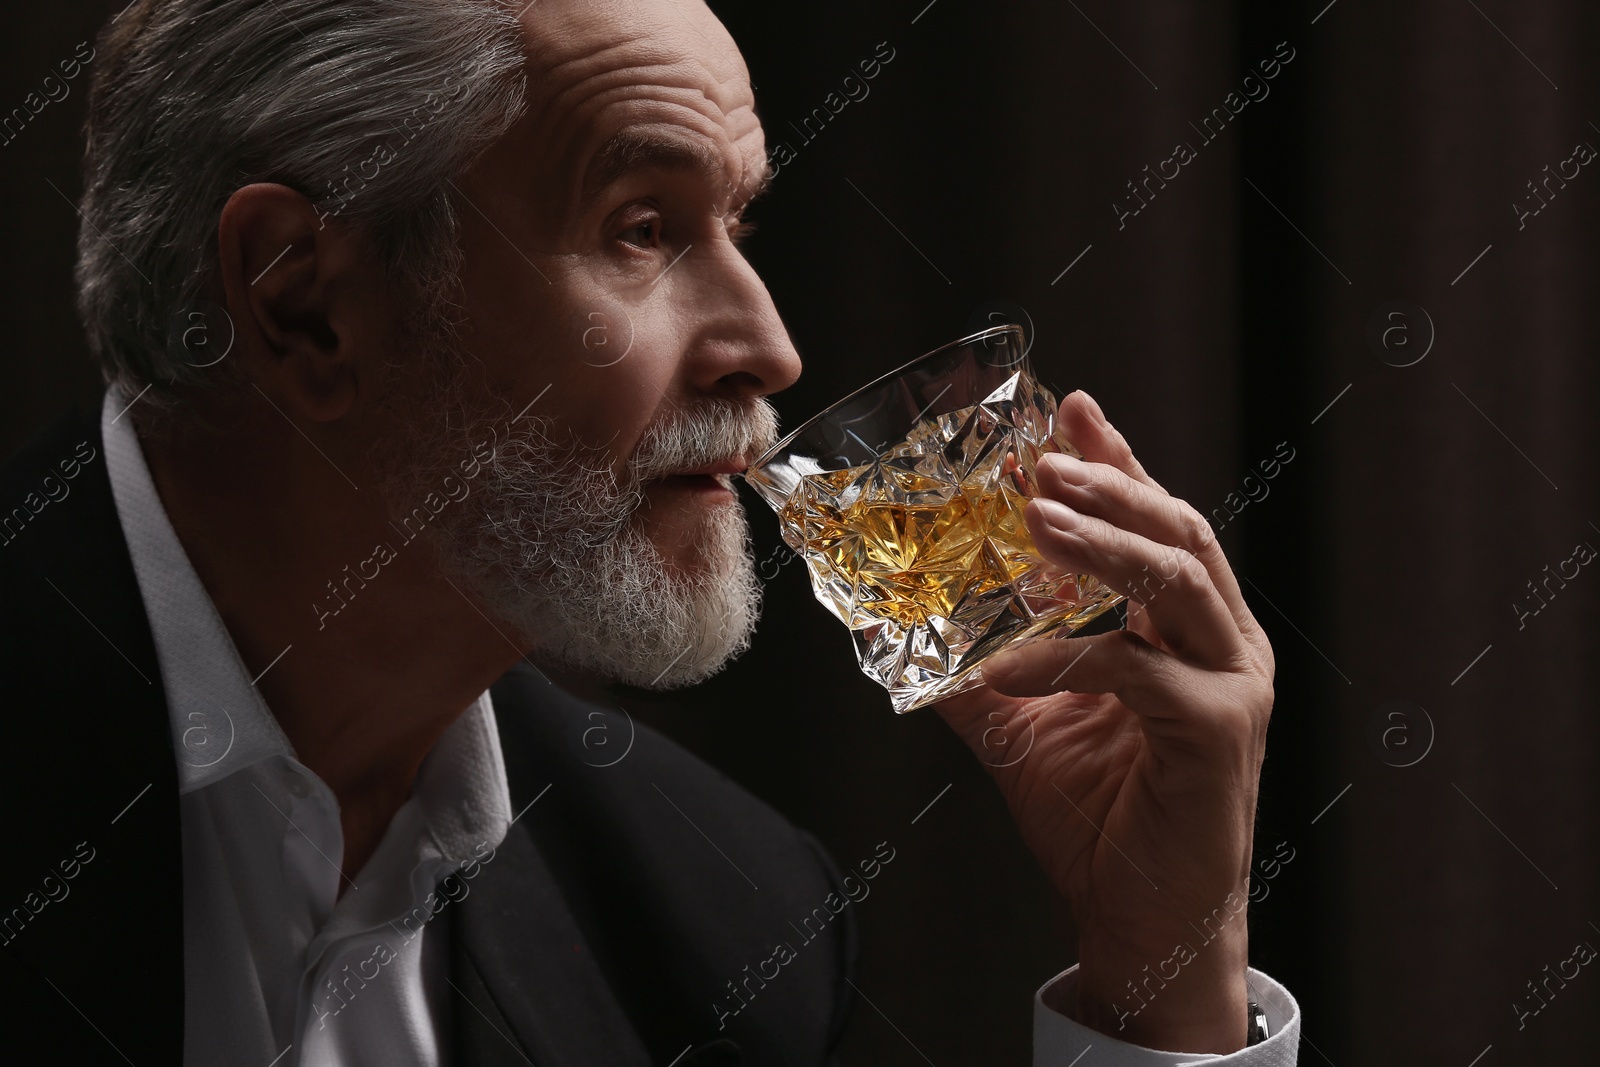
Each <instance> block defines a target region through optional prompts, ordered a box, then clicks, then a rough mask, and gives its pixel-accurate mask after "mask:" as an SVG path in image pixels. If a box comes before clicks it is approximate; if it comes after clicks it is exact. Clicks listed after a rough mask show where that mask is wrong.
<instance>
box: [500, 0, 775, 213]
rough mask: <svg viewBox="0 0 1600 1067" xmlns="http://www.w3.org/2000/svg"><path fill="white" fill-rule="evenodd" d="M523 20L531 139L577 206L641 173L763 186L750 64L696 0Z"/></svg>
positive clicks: (598, 7) (601, 2)
mask: <svg viewBox="0 0 1600 1067" xmlns="http://www.w3.org/2000/svg"><path fill="white" fill-rule="evenodd" d="M522 22H523V31H524V40H525V47H526V49H527V53H528V62H527V75H528V97H529V110H530V112H531V114H530V115H529V129H528V132H529V133H530V134H532V136H533V137H534V139H535V140H536V141H537V142H539V149H540V150H541V152H542V154H545V155H546V158H547V159H551V160H559V161H560V163H559V164H558V165H557V166H555V167H554V168H551V169H553V170H556V171H564V172H565V174H564V175H563V178H564V180H563V181H562V184H563V185H566V186H567V187H568V188H569V189H571V190H573V192H575V193H577V194H578V201H579V202H580V203H581V204H583V205H587V204H588V203H590V202H591V201H592V200H593V198H594V196H595V195H596V194H598V192H599V191H600V190H601V189H603V188H604V187H605V186H606V185H608V184H610V183H611V182H613V181H615V180H616V179H617V178H619V177H622V176H623V175H624V174H626V173H629V172H631V171H634V170H639V169H643V168H645V167H657V168H661V169H674V170H680V171H689V172H697V173H699V174H700V175H702V176H703V177H705V178H706V179H707V180H708V184H709V185H711V186H713V187H715V188H717V189H718V190H719V192H726V193H728V194H729V195H730V196H731V197H732V198H733V199H735V200H738V201H747V200H749V199H752V198H753V197H754V196H755V195H757V194H758V193H759V192H760V191H761V190H762V189H764V188H765V185H766V179H767V172H768V170H769V168H768V165H767V161H766V158H765V154H764V153H763V152H762V151H761V136H760V123H759V121H758V120H757V119H756V117H755V111H754V104H755V101H754V97H753V94H752V90H751V87H750V81H749V75H748V73H747V72H746V70H745V66H744V60H743V57H742V56H741V55H740V54H739V50H738V47H737V46H736V45H735V44H734V42H733V39H732V38H731V37H730V36H729V35H728V33H727V31H726V30H725V29H724V28H723V27H722V24H721V23H720V22H718V21H717V19H716V17H715V16H714V15H713V14H711V12H710V10H709V9H708V8H707V7H706V6H705V5H704V3H702V2H701V0H628V2H615V0H535V2H534V3H533V4H531V5H530V6H529V7H528V8H527V9H526V10H525V11H524V12H523V14H522ZM569 183H570V184H569ZM563 199H565V197H563Z"/></svg>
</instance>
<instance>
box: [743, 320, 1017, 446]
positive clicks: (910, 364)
mask: <svg viewBox="0 0 1600 1067" xmlns="http://www.w3.org/2000/svg"><path fill="white" fill-rule="evenodd" d="M1006 333H1015V334H1017V336H1018V340H1019V342H1021V343H1022V344H1023V345H1024V348H1023V355H1024V357H1026V355H1027V348H1026V342H1027V332H1026V331H1025V330H1024V329H1023V328H1022V325H1021V323H1016V322H1007V323H1002V324H1001V325H999V326H990V327H987V328H986V329H982V330H979V331H978V332H977V333H970V334H968V335H967V336H965V337H961V338H958V339H957V340H954V341H949V342H947V343H945V344H942V345H940V346H939V347H938V348H934V349H930V350H929V351H927V352H924V353H922V355H920V356H917V357H916V358H915V359H910V360H907V361H906V362H905V363H902V364H900V366H898V367H895V368H894V369H893V370H889V371H885V372H884V373H882V374H880V375H878V376H877V377H876V378H874V379H872V380H871V381H870V382H868V383H867V384H865V385H863V386H860V387H859V388H856V389H852V390H851V391H850V392H849V393H847V394H845V395H844V396H842V397H840V398H839V399H838V400H835V401H834V402H833V403H831V404H829V405H828V406H827V407H824V408H823V409H822V410H821V411H819V412H817V413H816V414H815V415H812V416H811V417H810V418H808V419H806V421H804V422H802V423H801V424H800V425H799V426H796V427H795V428H794V429H793V430H792V431H790V432H789V434H788V435H787V436H785V437H784V438H783V439H782V440H781V441H779V442H778V443H777V444H775V445H773V446H772V447H771V448H769V449H767V450H766V451H765V452H763V453H761V455H759V456H757V457H756V458H755V459H754V460H752V461H751V462H750V465H749V466H748V467H746V468H745V469H744V470H742V471H740V472H739V475H740V477H744V476H746V475H748V474H749V473H750V472H751V471H753V470H755V469H757V468H758V467H763V466H766V465H767V464H768V463H770V462H771V461H772V460H773V459H774V458H775V457H776V456H778V455H781V454H782V453H783V451H784V449H786V448H788V447H789V446H790V445H792V444H794V442H795V441H796V439H798V438H799V437H800V435H801V434H804V433H806V432H807V431H808V430H811V429H812V428H813V427H815V426H816V425H817V424H818V423H820V422H822V421H823V420H824V419H826V418H827V417H828V416H829V415H831V414H832V413H833V412H834V411H835V410H837V409H838V408H840V407H843V406H844V405H845V404H848V403H849V402H850V401H852V400H854V399H856V398H857V397H858V396H861V395H862V394H863V393H866V392H868V391H869V390H872V389H876V388H878V387H879V386H881V385H884V384H885V383H887V382H890V381H893V380H894V379H895V378H898V377H900V376H901V375H902V374H905V373H906V372H907V371H911V370H915V369H916V368H917V366H918V365H920V364H922V363H925V362H927V361H929V360H931V359H933V358H934V357H935V356H940V355H944V354H945V353H947V352H949V351H950V350H951V349H953V348H962V347H964V346H966V345H970V344H973V343H975V342H978V341H986V340H988V339H989V338H991V337H998V336H1000V335H1001V334H1006Z"/></svg>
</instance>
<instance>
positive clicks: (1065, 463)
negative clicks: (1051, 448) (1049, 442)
mask: <svg viewBox="0 0 1600 1067" xmlns="http://www.w3.org/2000/svg"><path fill="white" fill-rule="evenodd" d="M1040 461H1041V462H1043V463H1045V464H1047V465H1048V466H1049V468H1050V469H1051V470H1052V471H1054V472H1055V475H1056V477H1058V478H1060V479H1061V480H1062V481H1064V482H1068V483H1070V484H1072V485H1087V484H1088V483H1089V468H1088V467H1086V466H1084V463H1083V460H1081V459H1079V458H1078V457H1077V456H1072V455H1068V454H1067V453H1065V452H1051V453H1048V454H1046V455H1045V456H1042V457H1041V458H1040Z"/></svg>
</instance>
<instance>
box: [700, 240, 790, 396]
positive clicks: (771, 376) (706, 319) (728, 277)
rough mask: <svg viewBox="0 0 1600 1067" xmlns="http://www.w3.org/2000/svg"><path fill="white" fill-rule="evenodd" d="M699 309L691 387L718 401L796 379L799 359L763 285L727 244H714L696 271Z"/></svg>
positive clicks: (769, 390)
mask: <svg viewBox="0 0 1600 1067" xmlns="http://www.w3.org/2000/svg"><path fill="white" fill-rule="evenodd" d="M696 266H697V268H699V269H697V270H696V271H695V272H694V274H695V289H696V293H695V297H694V299H695V300H697V301H699V302H701V303H702V305H703V306H702V308H701V311H700V314H697V315H696V316H695V321H696V324H697V329H696V333H695V336H694V339H693V341H692V342H691V345H690V349H689V358H690V360H691V362H692V366H691V368H690V374H691V384H692V385H693V386H694V387H695V388H696V389H698V390H699V391H701V392H705V393H710V394H713V395H721V396H736V397H743V396H765V395H767V394H769V393H776V392H779V391H781V390H784V389H787V388H789V386H791V385H793V384H794V383H795V380H796V379H798V378H799V377H800V369H801V367H800V353H798V352H796V351H795V347H794V343H793V341H791V340H790V339H789V331H788V328H787V327H785V326H784V324H783V320H782V319H781V318H780V317H779V316H778V309H777V306H776V305H774V304H773V302H772V294H771V293H769V292H768V291H767V286H766V283H765V282H763V281H762V280H761V276H760V275H759V274H757V273H756V271H755V268H754V267H752V266H751V265H750V263H749V261H748V260H746V259H745V258H744V256H743V255H742V254H741V253H740V252H739V250H738V249H737V248H735V247H734V246H733V245H732V244H731V243H728V242H718V243H717V244H716V245H714V246H712V247H711V248H709V249H707V252H706V258H705V259H704V260H702V261H701V263H699V264H697V265H696Z"/></svg>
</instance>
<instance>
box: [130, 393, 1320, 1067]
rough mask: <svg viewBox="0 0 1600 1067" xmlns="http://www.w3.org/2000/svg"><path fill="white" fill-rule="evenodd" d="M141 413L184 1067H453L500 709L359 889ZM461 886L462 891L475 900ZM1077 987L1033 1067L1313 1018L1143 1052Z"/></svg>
mask: <svg viewBox="0 0 1600 1067" xmlns="http://www.w3.org/2000/svg"><path fill="white" fill-rule="evenodd" d="M125 407H126V400H125V399H124V398H123V397H122V396H121V395H120V393H119V392H118V391H117V390H115V389H110V390H107V392H106V398H105V402H104V405H103V407H102V410H101V422H100V424H101V430H102V433H103V436H104V439H105V454H106V468H107V473H108V475H109V477H110V480H111V491H112V496H113V497H114V498H115V500H116V507H117V516H118V519H119V520H120V522H121V524H122V531H123V536H124V538H125V539H126V541H127V544H128V553H129V555H130V556H131V558H132V561H133V569H134V574H135V575H136V577H137V578H138V582H139V593H140V595H141V597H142V598H143V600H144V605H145V614H146V615H147V616H148V618H149V621H150V631H151V637H152V638H153V640H154V643H155V648H156V656H157V659H158V661H159V663H160V667H161V680H162V684H163V685H164V686H165V688H166V695H167V708H168V713H169V720H170V724H171V728H172V736H173V747H174V750H175V752H176V754H177V762H178V791H179V810H180V812H181V816H182V846H183V931H184V932H183V940H184V946H183V947H184V1019H185V1023H184V1027H185V1032H184V1064H185V1067H210V1065H212V1064H217V1063H259V1064H264V1065H269V1067H294V1065H297V1064H298V1065H306V1067H355V1065H358V1064H373V1065H383V1067H401V1065H405V1067H409V1065H413V1064H415V1065H420V1067H447V1065H448V1063H449V1047H450V1043H449V1040H448V1034H449V1033H450V1026H451V1023H450V1020H449V1017H448V1014H447V1009H448V1006H449V1003H450V1001H449V997H448V991H449V990H448V985H447V975H448V971H449V959H448V948H449V921H450V907H449V905H450V899H449V896H441V895H440V894H438V893H437V892H436V889H437V887H438V885H439V882H440V880H441V879H443V878H444V877H445V876H446V875H448V874H449V873H450V872H452V871H454V870H457V869H459V868H461V867H463V866H464V865H469V864H474V863H477V864H485V863H491V862H492V861H493V854H494V852H493V850H494V848H495V847H496V846H498V845H499V844H500V843H501V841H503V840H504V839H505V835H506V831H507V829H508V828H509V826H510V823H511V800H510V792H509V789H508V787H507V785H506V776H505V760H504V757H503V756H502V754H501V751H500V742H499V736H498V734H497V733H496V730H495V719H494V708H493V706H492V705H491V704H490V700H489V694H488V693H487V692H485V693H483V694H482V695H481V696H480V697H478V699H477V700H476V701H475V702H474V703H473V704H472V705H471V706H470V707H469V708H467V709H466V711H465V712H463V713H462V715H461V716H460V717H459V718H458V719H457V720H456V721H455V722H454V723H452V724H451V726H450V727H449V729H447V730H446V731H445V732H444V734H443V735H442V736H441V737H440V739H439V741H438V743H437V744H436V745H435V746H434V748H433V749H432V750H431V751H430V752H429V753H428V755H427V757H426V758H425V759H424V760H423V761H422V765H421V767H420V768H419V770H418V772H417V778H416V782H415V783H414V785H413V787H412V793H411V796H410V798H408V799H407V800H406V802H405V803H404V804H403V805H402V806H401V807H400V810H399V811H398V812H397V813H396V814H395V817H394V820H393V821H392V822H391V823H390V825H389V827H388V829H387V830H386V831H385V832H384V835H383V838H382V840H381V841H380V842H379V845H378V848H377V851H375V852H374V853H373V855H372V858H371V859H370V860H368V861H367V864H366V866H364V867H363V868H362V869H361V872H360V873H359V874H358V875H357V876H356V877H355V878H354V879H352V880H347V879H345V876H344V875H343V874H342V873H341V869H340V862H341V861H342V859H343V856H344V834H343V830H342V828H341V824H340V821H339V802H338V800H337V799H336V798H335V797H334V795H333V791H332V790H331V789H329V788H328V786H327V784H326V783H324V782H323V781H322V779H321V778H319V777H318V776H317V775H316V774H315V773H313V772H312V771H311V770H310V769H308V768H307V767H305V766H304V765H303V764H302V763H300V761H299V760H297V759H296V758H295V754H294V748H293V746H292V745H290V744H289V740H288V738H287V737H285V736H284V733H283V730H282V728H281V727H280V726H279V725H278V721H277V720H276V719H275V718H274V717H273V715H272V713H271V712H270V711H269V710H268V708H267V706H266V704H265V702H264V701H263V700H262V699H261V696H260V694H259V692H258V691H257V690H256V688H255V685H254V682H255V679H252V678H251V677H250V673H249V672H248V671H247V670H246V669H245V666H244V662H243V661H242V660H241V659H240V657H239V653H238V650H237V649H236V648H235V647H234V644H233V640H232V638H231V637H230V636H229V634H228V630H227V627H226V626H224V625H223V622H222V618H221V616H219V615H218V614H217V610H216V607H215V605H214V604H213V603H212V601H211V597H210V596H209V594H207V592H206V590H205V586H204V585H203V584H202V583H201V581H200V578H199V576H198V575H197V574H195V571H194V568H193V566H192V565H191V564H190V562H189V558H188V556H187V555H186V554H185V553H184V551H183V546H182V544H181V543H180V542H179V541H178V537H177V534H176V533H175V532H174V531H173V529H172V524H171V522H170V521H169V520H168V518H167V513H166V510H165V509H164V508H163V507H162V505H161V500H160V497H159V495H158V494H157V492H156V488H155V484H154V482H153V481H152V480H151V477H150V471H149V468H148V467H147V466H146V465H145V460H144V453H143V450H142V449H141V447H140V444H139V439H138V435H137V434H136V433H135V432H134V429H133V425H132V420H131V419H124V418H120V417H119V415H120V414H122V413H123V411H124V409H125ZM293 654H294V653H293V649H292V648H288V649H286V650H285V653H284V655H293ZM271 669H272V667H271V666H270V665H269V666H268V667H267V668H266V670H271ZM262 673H265V671H263V672H262ZM258 677H259V676H258ZM341 882H344V883H346V884H345V885H344V890H345V892H344V894H343V895H342V896H341V895H340V884H341ZM452 885H454V886H458V887H459V888H456V889H453V890H452V894H451V895H455V894H460V893H465V892H470V885H468V884H467V883H465V882H464V881H462V880H457V881H456V882H454V883H452ZM1076 972H1077V968H1076V967H1074V968H1070V969H1068V970H1066V971H1064V972H1062V973H1061V974H1059V975H1057V976H1056V977H1055V978H1052V979H1051V980H1050V981H1049V982H1047V983H1046V984H1045V985H1044V986H1043V987H1042V988H1041V989H1040V990H1039V991H1038V992H1037V993H1036V994H1035V995H1034V1026H1033V1049H1034V1054H1033V1063H1034V1067H1069V1065H1071V1067H1158V1065H1159V1067H1168V1065H1176V1064H1185V1063H1200V1062H1204V1063H1209V1064H1216V1065H1219V1067H1221V1065H1226V1067H1295V1062H1296V1053H1297V1050H1298V1047H1299V1029H1300V1017H1299V1008H1298V1006H1297V1005H1296V1004H1295V1001H1294V998H1293V997H1292V996H1290V995H1289V992H1288V991H1287V990H1286V989H1284V988H1283V987H1282V986H1281V985H1279V984H1278V983H1277V982H1274V981H1273V980H1272V979H1271V978H1269V977H1267V976H1266V975H1265V974H1263V973H1261V972H1260V971H1256V970H1254V969H1252V970H1251V971H1250V972H1249V981H1250V984H1251V988H1252V997H1253V998H1254V999H1255V1000H1256V1001H1257V1002H1258V1003H1260V1004H1261V1006H1262V1008H1263V1009H1265V1011H1266V1013H1267V1017H1268V1020H1269V1022H1270V1028H1271V1031H1272V1036H1271V1037H1270V1038H1269V1039H1268V1040H1267V1041H1265V1042H1263V1043H1262V1044H1260V1045H1257V1046H1254V1047H1252V1048H1247V1049H1243V1050H1241V1051H1239V1052H1236V1053H1232V1054H1230V1055H1226V1056H1217V1055H1209V1054H1185V1053H1174V1052H1157V1051H1153V1050H1151V1049H1146V1048H1141V1047H1140V1046H1137V1045H1130V1044H1128V1043H1126V1042H1122V1041H1118V1040H1116V1039H1115V1038H1112V1037H1108V1036H1106V1035H1104V1034H1101V1033H1099V1032H1097V1031H1095V1030H1091V1029H1089V1028H1088V1027H1086V1026H1083V1025H1082V1024H1080V1023H1077V1022H1075V1021H1073V1020H1072V1019H1070V1018H1068V1017H1067V1016H1065V1015H1062V1014H1061V1013H1059V1012H1056V1011H1054V1010H1052V1009H1051V1008H1050V1007H1049V1006H1048V1005H1047V1004H1046V1002H1045V999H1044V998H1045V994H1046V992H1047V991H1049V990H1051V988H1052V987H1053V986H1055V987H1058V988H1057V989H1056V991H1055V992H1054V993H1052V994H1051V998H1052V999H1055V997H1056V996H1058V995H1059V996H1060V997H1061V998H1062V1000H1063V1001H1068V1002H1070V998H1071V993H1072V989H1071V986H1072V983H1074V982H1075V981H1076ZM463 1067H465V1065H463Z"/></svg>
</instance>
